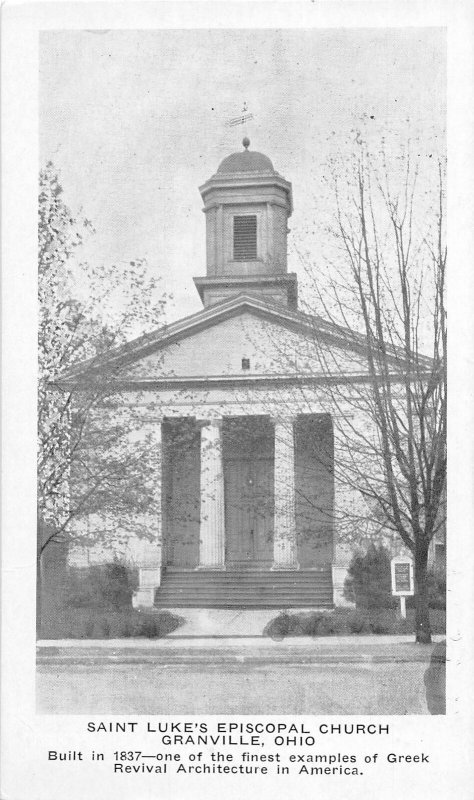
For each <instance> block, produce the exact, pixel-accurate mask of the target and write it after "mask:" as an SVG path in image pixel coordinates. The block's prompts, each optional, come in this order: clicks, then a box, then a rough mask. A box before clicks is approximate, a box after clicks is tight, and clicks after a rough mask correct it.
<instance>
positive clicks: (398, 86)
mask: <svg viewBox="0 0 474 800" xmlns="http://www.w3.org/2000/svg"><path fill="white" fill-rule="evenodd" d="M244 103H246V105H247V107H248V110H249V112H251V113H252V114H253V119H252V120H251V121H250V122H249V123H248V124H247V125H246V126H244V127H240V126H239V127H229V126H228V125H227V124H226V123H227V121H228V120H229V119H230V118H232V117H234V116H237V115H239V114H240V113H241V110H242V108H243V105H244ZM445 113H446V108H445V38H444V31H443V30H442V29H434V28H398V29H331V30H329V29H328V30H325V29H311V30H305V29H298V30H271V29H259V30H256V29H255V30H252V29H249V30H238V29H232V30H219V29H212V30H197V29H194V30H143V31H133V30H114V31H99V30H95V31H48V32H42V33H41V35H40V159H41V165H43V164H45V163H46V161H48V160H51V161H52V162H53V163H54V164H55V166H56V167H57V169H59V171H60V176H61V183H62V185H63V188H64V196H65V200H66V201H67V203H68V204H69V206H70V207H71V209H72V210H73V211H74V212H77V211H78V210H82V213H83V214H84V215H85V216H87V217H88V218H89V219H90V220H91V221H92V223H93V225H94V227H95V230H96V233H95V235H94V236H93V237H91V238H90V239H89V240H88V241H87V242H86V244H85V246H84V248H83V249H82V252H81V258H82V259H84V260H88V261H89V262H91V263H95V262H97V263H98V262H100V263H106V264H116V265H117V269H120V265H121V264H124V263H126V262H128V261H130V260H134V259H138V258H146V259H147V262H148V265H149V269H150V271H151V273H152V274H153V275H155V276H160V278H161V284H160V285H161V286H162V287H163V290H164V291H165V292H167V293H171V294H172V295H173V301H172V302H171V303H170V305H169V308H168V320H169V321H171V320H173V319H177V318H180V317H183V316H186V315H188V314H191V313H194V312H196V311H199V309H200V308H201V307H202V306H201V301H200V300H199V296H198V294H197V291H196V289H195V287H194V284H193V282H192V278H193V277H194V276H202V275H205V271H206V264H205V218H204V214H203V213H202V200H201V197H200V195H199V191H198V187H199V186H200V185H202V184H203V183H204V182H205V181H206V180H207V179H208V178H209V177H210V176H211V175H212V174H214V173H215V171H216V170H217V167H218V165H219V163H220V161H221V160H222V159H223V158H225V156H227V155H228V154H229V153H231V152H235V151H237V150H241V149H242V146H241V141H242V137H243V135H244V134H245V135H248V136H249V137H250V140H251V145H250V149H251V150H259V151H261V152H263V153H265V154H266V155H268V156H269V157H270V158H271V160H272V162H273V164H274V167H275V168H276V169H277V170H278V172H280V174H282V175H283V176H284V177H285V178H286V179H287V180H290V181H291V182H292V184H293V200H294V213H293V216H292V218H291V220H290V223H289V227H290V229H291V234H290V237H289V264H288V268H289V271H293V272H297V273H298V274H299V277H300V279H301V280H302V283H303V285H304V276H303V274H302V267H301V265H300V261H299V257H298V253H297V251H298V250H304V251H305V252H311V253H313V252H314V255H315V259H316V261H318V255H319V254H320V248H321V240H322V238H323V237H324V226H323V224H322V223H323V218H324V216H325V214H326V213H327V207H328V203H329V200H328V197H327V194H326V192H327V189H326V187H325V183H324V175H325V172H326V164H327V161H328V159H330V158H331V157H332V156H333V155H334V154H335V153H337V152H343V151H344V147H346V146H347V141H348V139H349V140H350V137H351V136H353V131H354V126H355V125H357V124H358V121H359V120H360V119H361V118H364V119H365V120H366V123H367V124H368V125H369V131H370V133H369V135H370V136H372V137H373V140H374V142H375V141H379V140H380V137H381V136H384V137H387V138H388V141H389V142H391V144H390V146H396V142H400V141H404V140H406V138H407V136H411V137H415V138H416V139H419V140H420V141H421V142H422V146H423V147H424V148H425V149H426V150H427V151H428V150H430V149H431V148H432V147H433V143H435V144H436V143H437V144H439V143H440V142H441V143H442V141H443V139H444V128H445Z"/></svg>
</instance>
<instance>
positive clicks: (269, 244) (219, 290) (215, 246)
mask: <svg viewBox="0 0 474 800" xmlns="http://www.w3.org/2000/svg"><path fill="white" fill-rule="evenodd" d="M242 144H243V146H244V149H243V151H242V152H240V153H232V155H230V156H227V158H225V159H224V160H223V161H222V163H221V164H220V165H219V168H218V170H217V172H216V173H215V175H213V176H212V177H211V178H209V180H208V181H206V183H205V184H203V186H200V187H199V191H200V193H201V197H202V199H203V202H204V209H203V211H204V213H205V215H206V243H207V248H206V254H207V275H206V277H205V278H194V283H195V285H196V288H197V290H198V292H199V295H200V297H201V300H202V301H203V304H204V306H206V307H207V306H212V305H214V304H215V303H219V302H221V301H222V300H226V299H228V298H229V297H233V296H235V295H237V294H242V293H245V294H253V295H258V296H260V297H261V298H262V299H265V300H267V301H269V302H272V303H279V304H282V305H285V306H286V307H289V308H292V309H296V307H297V292H298V288H297V277H296V275H295V274H294V273H290V274H289V273H288V271H287V234H288V218H289V217H290V215H291V212H292V210H293V206H292V192H291V183H289V182H288V181H287V180H285V178H283V177H282V176H281V175H279V174H278V172H276V170H275V169H274V168H273V164H272V162H271V161H270V159H269V158H268V157H267V156H265V155H263V153H257V152H255V151H252V150H249V146H250V141H249V140H248V139H247V138H245V139H244V140H243V142H242Z"/></svg>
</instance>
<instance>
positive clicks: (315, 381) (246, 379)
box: [51, 372, 430, 394]
mask: <svg viewBox="0 0 474 800" xmlns="http://www.w3.org/2000/svg"><path fill="white" fill-rule="evenodd" d="M429 375H430V373H428V372H427V373H426V375H425V373H421V374H417V375H411V376H409V379H410V381H415V380H420V378H424V377H426V378H429ZM390 380H391V382H392V383H394V384H395V383H404V382H405V381H406V376H405V375H400V373H395V372H394V373H390ZM371 382H372V378H371V376H370V375H369V374H367V373H360V372H359V373H353V374H351V373H347V374H345V375H344V374H339V375H329V376H328V375H324V374H321V375H305V374H301V373H300V374H290V373H275V374H274V375H268V374H257V375H241V374H235V375H224V376H222V375H209V376H205V377H203V376H199V375H186V376H163V377H158V378H143V379H139V378H138V379H137V378H123V379H120V378H117V379H114V380H113V382H111V391H110V394H115V393H118V392H123V391H148V390H153V389H161V390H165V391H166V390H174V389H180V390H182V389H183V388H195V389H203V388H205V389H212V388H227V387H231V388H232V387H235V386H236V385H238V386H253V387H255V386H262V387H264V386H272V385H278V386H281V385H282V384H284V385H287V386H337V385H338V384H339V385H342V386H347V385H349V384H368V383H371ZM63 383H64V384H65V383H66V381H61V380H59V381H56V382H55V383H53V384H51V386H52V387H54V386H56V387H57V388H62V384H63ZM88 387H89V382H88V381H87V380H84V381H83V382H80V381H79V382H78V383H77V384H76V385H75V387H74V388H75V390H77V391H80V390H81V388H84V389H87V388H88Z"/></svg>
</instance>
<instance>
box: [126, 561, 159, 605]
mask: <svg viewBox="0 0 474 800" xmlns="http://www.w3.org/2000/svg"><path fill="white" fill-rule="evenodd" d="M160 585H161V567H140V569H139V570H138V589H137V590H136V592H134V593H133V597H132V606H133V608H153V606H154V604H155V592H156V590H157V589H159V587H160Z"/></svg>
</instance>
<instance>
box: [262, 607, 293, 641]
mask: <svg viewBox="0 0 474 800" xmlns="http://www.w3.org/2000/svg"><path fill="white" fill-rule="evenodd" d="M289 632H290V615H289V614H287V613H286V612H285V611H282V613H281V614H279V615H278V617H275V619H272V620H271V621H270V622H269V623H268V625H267V626H266V627H265V629H264V631H263V634H264V636H270V637H271V638H272V639H277V640H280V639H284V638H285V637H286V636H288V635H289Z"/></svg>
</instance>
